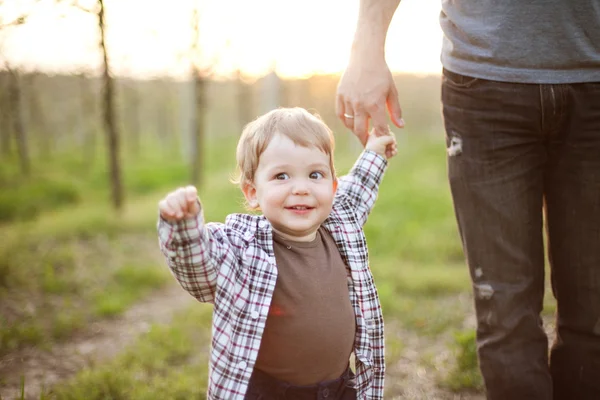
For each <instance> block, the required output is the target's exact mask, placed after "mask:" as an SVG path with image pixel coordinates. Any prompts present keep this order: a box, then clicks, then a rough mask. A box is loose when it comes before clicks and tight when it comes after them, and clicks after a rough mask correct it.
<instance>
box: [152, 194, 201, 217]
mask: <svg viewBox="0 0 600 400" xmlns="http://www.w3.org/2000/svg"><path fill="white" fill-rule="evenodd" d="M158 210H159V211H160V216H161V217H162V218H163V219H165V220H167V221H169V222H178V221H181V220H184V219H194V218H196V216H197V215H198V213H199V212H200V203H199V202H198V191H197V190H196V188H195V187H194V186H186V187H185V188H179V189H177V190H175V191H173V192H171V193H169V194H168V195H167V196H166V197H165V198H164V199H162V200H161V201H160V202H159V203H158Z"/></svg>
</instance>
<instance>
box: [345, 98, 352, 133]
mask: <svg viewBox="0 0 600 400" xmlns="http://www.w3.org/2000/svg"><path fill="white" fill-rule="evenodd" d="M342 118H343V119H342V122H343V123H344V125H345V126H346V128H348V129H350V130H351V131H352V132H354V109H353V108H352V103H350V102H349V101H348V100H345V101H344V112H343V114H342Z"/></svg>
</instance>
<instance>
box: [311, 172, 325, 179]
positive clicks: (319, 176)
mask: <svg viewBox="0 0 600 400" xmlns="http://www.w3.org/2000/svg"><path fill="white" fill-rule="evenodd" d="M324 177H325V175H324V174H323V173H322V172H319V171H314V172H311V173H310V175H309V178H310V179H323V178H324Z"/></svg>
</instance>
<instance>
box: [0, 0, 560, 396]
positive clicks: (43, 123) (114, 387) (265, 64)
mask: <svg viewBox="0 0 600 400" xmlns="http://www.w3.org/2000/svg"><path fill="white" fill-rule="evenodd" d="M439 8H440V4H439V2H438V1H422V0H421V1H420V0H404V1H402V3H401V4H400V7H399V10H398V12H397V13H396V16H395V17H394V19H393V21H392V24H391V27H390V30H389V35H388V40H387V45H386V53H387V60H388V63H389V65H390V67H391V69H392V70H393V73H394V77H395V80H396V82H397V87H398V90H399V94H400V101H401V104H402V107H403V113H404V120H405V121H406V128H405V129H403V130H398V129H394V132H395V134H396V135H397V137H398V141H399V154H398V156H397V157H396V158H395V159H393V160H392V162H391V166H390V168H389V172H388V173H387V176H386V178H385V180H384V183H383V185H382V187H381V192H380V198H379V200H378V203H377V205H376V207H375V209H374V211H373V213H372V214H371V217H370V219H369V222H368V224H367V226H366V232H367V239H368V242H369V248H370V257H371V268H372V270H373V274H374V275H375V279H376V282H377V284H378V290H379V294H380V297H381V301H382V303H383V309H384V314H385V318H386V346H387V347H386V352H387V365H388V367H387V374H388V376H387V380H386V398H414V399H455V398H456V399H458V398H465V399H466V398H483V397H482V387H481V379H480V377H479V373H478V372H477V360H476V356H475V346H474V342H473V336H474V333H473V327H474V319H473V312H472V301H471V294H470V293H471V291H470V282H469V279H468V274H467V269H466V267H465V266H464V259H463V255H462V250H461V246H460V241H459V238H458V234H457V230H456V226H455V221H454V215H453V211H452V206H451V201H450V196H449V191H448V188H447V183H446V177H445V174H446V172H445V168H446V167H445V138H444V131H443V125H442V120H441V115H440V101H439V96H440V93H439V91H440V88H439V86H440V71H441V65H440V62H439V52H440V46H441V39H442V33H441V30H440V28H439V26H438V14H439ZM357 12H358V0H328V1H317V0H305V1H302V2H300V1H291V0H279V1H277V0H255V1H243V0H197V1H196V0H177V1H169V2H167V1H152V2H151V1H142V0H0V398H10V399H12V398H19V399H21V398H32V399H40V398H44V399H50V398H52V399H54V398H57V399H189V398H204V394H205V390H206V374H207V366H208V361H207V352H208V344H209V342H210V312H211V306H210V305H200V304H198V303H196V302H195V301H194V300H193V299H191V297H190V296H189V295H187V294H186V293H185V292H184V291H183V290H182V289H181V288H179V287H178V286H177V285H176V284H175V283H174V279H173V278H172V277H171V276H170V274H169V272H168V270H167V267H166V264H165V262H164V259H163V258H162V255H161V254H160V252H159V250H158V245H157V238H156V228H155V227H156V220H157V203H158V201H159V200H160V199H161V198H162V197H163V196H164V195H166V193H168V192H169V191H171V190H173V189H175V188H177V187H178V186H181V185H186V184H195V185H197V186H198V187H199V192H200V196H201V198H202V200H203V204H204V208H205V217H206V219H207V220H210V221H223V220H224V218H225V216H226V215H227V214H229V213H233V212H239V211H243V206H242V196H241V193H239V190H238V189H237V188H236V187H235V185H232V184H231V183H229V178H230V176H231V174H232V173H233V172H234V167H235V163H234V160H235V157H234V156H235V146H236V142H237V139H238V137H239V134H240V132H241V130H242V128H243V126H244V125H245V124H246V123H248V122H250V121H251V120H252V119H254V118H255V117H256V116H258V115H260V114H262V113H264V112H266V111H268V110H270V109H272V108H274V107H278V106H301V107H305V108H308V109H309V110H311V111H314V112H317V113H318V114H320V115H321V116H322V117H323V119H324V120H325V122H326V123H327V124H329V125H330V126H331V127H332V129H333V130H334V132H335V135H336V141H337V150H336V152H337V154H336V167H337V170H338V171H339V172H340V173H344V172H345V171H347V170H348V169H349V168H350V166H351V165H352V163H353V162H354V160H355V159H356V157H357V156H358V154H359V153H360V150H361V149H360V145H359V143H358V142H357V141H356V139H355V138H354V136H353V135H352V134H351V133H350V132H349V131H348V130H347V129H346V128H344V127H343V126H342V125H341V124H340V123H339V122H338V120H337V118H336V117H335V110H334V100H335V90H336V86H337V83H338V80H339V77H340V74H341V72H343V69H344V67H345V64H346V61H347V59H348V55H349V50H350V46H351V42H352V36H353V31H354V27H355V24H356V18H357ZM547 310H548V315H550V313H551V312H552V309H551V306H549V307H547Z"/></svg>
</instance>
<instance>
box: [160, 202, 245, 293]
mask: <svg viewBox="0 0 600 400" xmlns="http://www.w3.org/2000/svg"><path fill="white" fill-rule="evenodd" d="M200 209H201V211H200V213H198V216H197V217H196V218H195V219H187V220H183V221H179V222H176V223H170V222H167V221H166V220H164V219H162V218H160V217H159V221H158V241H159V245H160V249H161V251H162V253H163V254H164V256H165V258H166V260H167V264H168V266H169V269H170V270H171V272H172V274H173V275H174V276H175V278H176V279H177V281H178V282H179V284H180V285H181V286H182V287H183V288H184V289H185V290H186V291H187V292H189V293H190V294H191V295H192V296H194V297H195V298H196V299H198V300H199V301H201V302H207V303H213V302H214V299H215V290H216V286H217V276H218V273H219V267H220V266H221V265H222V264H223V263H224V261H225V260H226V259H228V260H231V259H235V258H236V257H235V255H234V254H233V248H234V246H232V245H231V243H230V241H229V238H228V236H227V232H226V227H225V225H224V224H219V223H209V224H205V223H204V216H203V213H202V207H200Z"/></svg>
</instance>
